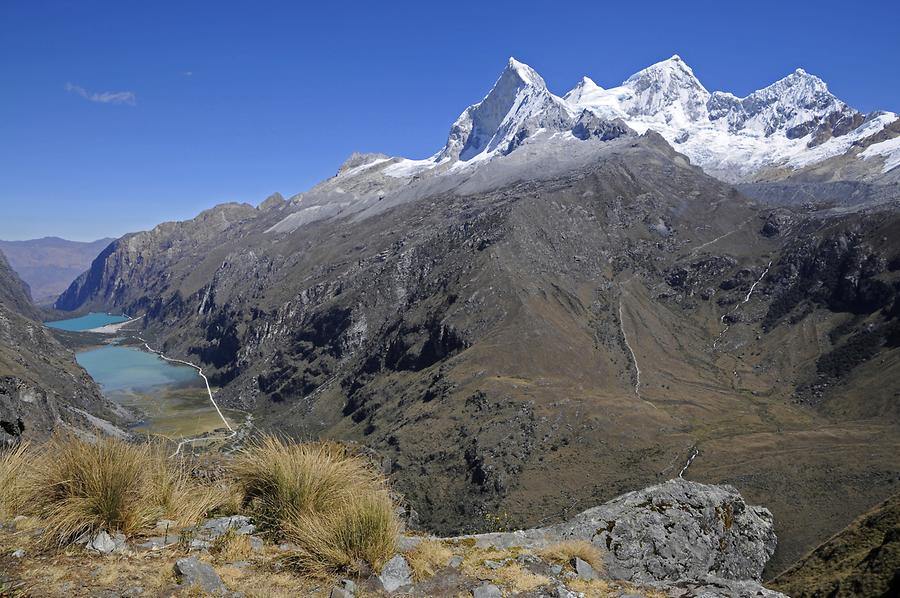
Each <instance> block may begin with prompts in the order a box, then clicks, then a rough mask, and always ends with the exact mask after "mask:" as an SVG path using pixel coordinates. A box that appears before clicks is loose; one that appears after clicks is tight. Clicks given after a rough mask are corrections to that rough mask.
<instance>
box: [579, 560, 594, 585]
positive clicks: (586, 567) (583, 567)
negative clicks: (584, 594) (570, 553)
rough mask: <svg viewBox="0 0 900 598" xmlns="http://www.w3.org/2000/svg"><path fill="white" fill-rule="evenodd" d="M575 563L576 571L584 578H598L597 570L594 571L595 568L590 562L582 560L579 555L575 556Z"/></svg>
mask: <svg viewBox="0 0 900 598" xmlns="http://www.w3.org/2000/svg"><path fill="white" fill-rule="evenodd" d="M574 565H575V573H577V574H578V577H580V578H581V579H584V580H588V581H589V580H591V579H597V572H596V571H594V568H593V567H591V565H590V563H588V562H586V561H583V560H581V559H580V558H578V557H575V561H574Z"/></svg>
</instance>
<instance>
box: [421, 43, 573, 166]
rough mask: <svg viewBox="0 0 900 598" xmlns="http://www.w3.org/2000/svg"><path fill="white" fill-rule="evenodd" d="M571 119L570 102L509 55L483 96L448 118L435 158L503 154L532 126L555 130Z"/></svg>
mask: <svg viewBox="0 0 900 598" xmlns="http://www.w3.org/2000/svg"><path fill="white" fill-rule="evenodd" d="M572 118H573V115H572V110H571V108H570V107H569V105H568V104H567V103H566V102H565V101H564V100H562V99H561V98H559V97H557V96H555V95H553V94H552V93H550V92H549V91H548V90H547V84H546V83H545V82H544V79H543V78H542V77H541V76H540V75H539V74H538V73H537V72H536V71H535V70H534V69H532V68H531V67H530V66H528V65H527V64H524V63H522V62H519V61H518V60H516V59H515V58H510V59H509V62H508V63H507V66H506V69H504V71H503V73H501V75H500V78H499V79H497V82H496V83H494V87H493V88H491V91H490V92H488V94H487V95H486V96H485V97H484V99H483V100H481V101H480V102H479V103H477V104H473V105H472V106H469V107H468V108H466V110H465V111H463V113H462V114H461V115H460V116H459V118H458V119H456V122H455V123H453V126H452V127H451V129H450V135H449V137H448V139H447V144H446V145H445V146H444V149H443V150H441V151H440V152H439V153H438V154H437V156H436V158H437V160H438V161H440V160H445V159H458V160H461V161H468V160H472V159H474V158H476V157H484V156H487V155H491V154H493V153H495V152H499V153H501V154H506V153H509V152H511V151H512V150H513V149H515V148H516V147H517V146H518V145H519V144H520V143H522V141H524V140H525V139H526V138H527V137H529V136H530V135H531V134H532V133H534V132H535V131H537V130H539V129H546V128H550V129H553V130H559V129H560V128H561V127H564V126H565V125H566V123H570V121H571V120H572ZM568 126H571V124H569V125H568Z"/></svg>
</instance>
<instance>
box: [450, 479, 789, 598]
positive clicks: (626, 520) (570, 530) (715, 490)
mask: <svg viewBox="0 0 900 598" xmlns="http://www.w3.org/2000/svg"><path fill="white" fill-rule="evenodd" d="M458 540H468V541H470V542H474V545H475V546H478V547H480V548H496V549H500V550H504V549H511V548H524V549H531V550H540V549H541V548H542V547H545V546H548V545H551V544H555V543H557V542H563V541H567V540H584V541H587V542H590V543H592V544H594V545H595V546H597V547H598V548H599V549H600V550H601V552H602V554H603V558H604V562H605V566H606V575H607V576H608V577H609V578H611V579H617V580H625V581H628V582H633V583H637V584H641V585H647V586H651V587H656V588H659V589H660V590H662V591H666V592H668V591H674V592H676V593H678V592H681V593H678V595H682V594H683V593H684V591H689V592H690V594H691V595H696V596H734V597H743V596H767V597H777V596H782V594H779V593H778V592H773V591H770V590H767V589H765V588H763V587H762V586H761V585H760V584H759V580H760V578H761V576H762V572H763V568H764V567H765V565H766V562H767V561H768V559H769V557H770V556H771V555H772V553H773V552H774V551H775V545H776V541H777V539H776V536H775V531H774V525H773V518H772V514H771V513H770V512H769V511H768V509H765V508H762V507H755V506H750V505H748V504H747V503H746V502H744V499H743V498H742V497H741V495H740V494H739V493H738V491H737V490H736V489H735V488H733V487H731V486H714V485H708V484H700V483H697V482H690V481H687V480H683V479H680V478H679V479H674V480H669V481H668V482H665V483H663V484H659V485H656V486H651V487H649V488H645V489H643V490H637V491H635V492H629V493H628V494H624V495H622V496H619V497H618V498H615V499H613V500H611V501H609V502H607V503H605V504H603V505H600V506H598V507H594V508H592V509H588V510H587V511H584V512H583V513H580V514H579V515H576V516H575V517H574V518H572V519H570V520H568V521H566V522H563V523H559V524H555V525H551V526H548V527H544V528H537V529H530V530H523V531H517V532H510V533H494V534H478V535H472V536H463V537H461V538H459V539H458Z"/></svg>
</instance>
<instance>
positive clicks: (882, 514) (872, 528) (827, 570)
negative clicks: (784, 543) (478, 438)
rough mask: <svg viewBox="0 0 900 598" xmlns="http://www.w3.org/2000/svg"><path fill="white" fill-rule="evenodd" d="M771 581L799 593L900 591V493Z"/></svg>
mask: <svg viewBox="0 0 900 598" xmlns="http://www.w3.org/2000/svg"><path fill="white" fill-rule="evenodd" d="M772 583H773V585H774V586H775V587H777V588H778V589H780V590H781V591H783V592H785V593H787V594H790V595H791V596H794V597H795V598H806V597H814V596H860V597H862V596H867V597H868V596H880V597H884V598H887V597H888V596H896V595H898V594H900V495H894V496H892V497H891V498H889V499H888V500H886V501H885V502H884V503H882V504H880V505H878V506H877V507H876V508H874V509H872V510H871V511H869V512H868V513H866V514H865V515H863V516H861V517H860V518H859V519H857V520H856V521H854V522H853V523H852V524H851V525H850V526H848V527H847V529H845V530H842V531H841V532H840V533H838V534H836V535H835V536H834V537H833V538H831V539H829V540H828V541H827V542H825V543H824V544H822V545H821V546H819V547H818V548H816V550H814V551H813V552H812V553H811V554H809V555H807V556H806V557H805V558H803V559H802V560H801V561H800V562H799V563H798V564H797V565H795V566H793V567H791V568H790V569H789V570H787V571H785V572H784V573H783V574H781V575H779V576H778V577H777V578H776V579H774V580H773V582H772Z"/></svg>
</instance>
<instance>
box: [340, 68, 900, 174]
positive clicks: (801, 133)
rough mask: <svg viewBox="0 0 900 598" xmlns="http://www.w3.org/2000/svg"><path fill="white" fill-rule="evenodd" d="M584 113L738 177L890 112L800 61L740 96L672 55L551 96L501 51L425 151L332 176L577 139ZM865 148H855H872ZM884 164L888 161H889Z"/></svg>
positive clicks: (460, 160)
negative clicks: (855, 103) (500, 60)
mask: <svg viewBox="0 0 900 598" xmlns="http://www.w3.org/2000/svg"><path fill="white" fill-rule="evenodd" d="M585 111H587V112H588V113H589V114H592V115H594V116H596V117H597V118H600V119H605V120H610V121H612V120H615V119H621V120H622V121H623V122H624V123H625V124H626V125H628V127H630V128H631V129H633V130H634V131H636V132H638V133H645V132H646V131H648V130H653V131H656V132H657V133H659V134H660V135H662V136H663V137H664V138H665V139H666V140H667V141H668V142H669V143H671V144H672V145H673V147H675V149H676V150H678V151H679V152H681V153H683V154H685V155H686V156H688V157H689V158H690V159H691V161H692V162H693V163H695V164H697V165H699V166H701V167H702V168H703V169H704V170H706V171H707V172H708V173H709V174H712V175H714V176H718V177H720V178H722V179H725V180H728V181H741V180H748V179H751V178H753V176H754V175H756V174H757V173H760V172H761V171H762V170H765V169H768V168H775V167H788V168H802V167H804V166H807V165H810V164H815V163H818V162H820V161H822V160H825V159H828V158H830V157H832V156H837V155H840V154H843V153H845V152H847V151H848V150H849V149H850V148H851V147H852V145H853V143H855V142H856V141H858V140H860V139H863V138H865V137H867V136H870V135H873V134H875V133H877V132H878V131H880V130H881V129H883V128H884V126H885V125H886V124H888V123H890V122H892V120H894V119H896V118H897V116H896V115H895V114H893V113H889V112H888V113H879V114H873V115H869V116H868V117H866V116H865V115H862V114H860V113H858V112H857V111H855V110H854V109H853V108H851V107H850V106H848V105H847V104H845V103H844V102H842V101H841V100H839V99H838V98H836V97H835V96H834V95H832V94H831V92H830V91H829V90H828V86H827V85H826V84H825V82H824V81H822V79H820V78H819V77H816V76H815V75H812V74H810V73H807V72H806V71H805V70H803V69H797V70H795V71H794V72H792V73H790V74H789V75H787V76H786V77H784V78H782V79H780V80H778V81H776V82H775V83H772V84H771V85H769V86H767V87H763V88H762V89H760V90H758V91H754V92H753V93H750V94H748V95H747V96H746V97H743V98H741V97H737V96H736V95H734V94H731V93H728V92H723V91H714V92H712V93H711V92H710V91H708V90H707V89H706V87H704V85H703V84H702V83H701V82H700V80H699V79H698V78H697V76H696V75H695V74H694V71H693V69H691V67H690V66H689V65H688V64H687V63H686V62H685V61H684V60H683V59H682V58H681V57H680V56H678V55H677V54H676V55H674V56H672V57H671V58H668V59H666V60H663V61H660V62H657V63H656V64H653V65H650V66H649V67H647V68H645V69H642V70H640V71H638V72H637V73H635V74H634V75H632V76H631V77H628V78H627V79H626V80H625V81H624V82H623V83H621V84H620V85H618V86H615V87H611V88H606V89H605V88H604V87H602V86H600V85H598V84H597V83H595V82H594V80H593V79H591V78H590V77H587V76H585V77H583V78H581V80H580V81H579V82H578V84H577V85H576V86H575V87H574V88H573V89H571V90H570V91H569V92H568V93H566V94H565V96H563V97H558V96H556V95H554V94H553V93H551V92H550V91H549V90H548V88H547V84H546V82H545V81H544V79H543V78H542V77H541V76H540V75H539V74H538V73H537V72H536V71H535V70H534V69H532V68H531V67H530V66H528V65H527V64H525V63H523V62H520V61H519V60H516V59H515V58H510V59H509V61H508V62H507V65H506V68H505V69H504V70H503V72H502V73H501V74H500V77H499V78H498V79H497V81H496V82H495V83H494V86H493V87H492V88H491V90H490V91H489V92H488V94H487V95H486V96H485V97H484V98H483V99H482V100H481V101H480V102H478V103H477V104H473V105H471V106H469V107H468V108H466V109H465V110H464V111H463V112H462V114H460V116H459V117H458V118H457V119H456V121H455V122H454V123H453V125H452V127H451V129H450V133H449V135H448V138H447V142H446V144H445V145H444V147H443V148H442V149H440V150H439V151H438V152H437V153H436V154H434V155H433V156H432V157H430V158H427V159H424V160H407V159H404V158H393V159H391V160H390V161H387V160H385V159H384V158H382V157H380V156H378V157H377V158H376V159H373V160H369V159H367V160H366V161H365V162H364V163H362V164H359V165H357V163H356V162H353V163H352V168H347V169H346V170H345V171H343V172H341V173H339V175H338V178H340V179H344V178H345V177H348V176H354V177H358V176H362V177H369V176H380V175H382V174H383V175H386V176H387V177H389V178H392V179H409V178H411V177H422V176H432V175H436V174H441V173H445V172H457V171H459V169H461V168H466V167H467V165H468V166H471V167H473V168H474V167H480V165H481V164H484V163H486V162H488V161H490V160H491V159H492V158H493V157H495V156H502V155H506V154H509V153H510V152H513V151H515V150H516V149H517V148H519V147H520V146H522V145H523V144H525V143H545V142H549V140H551V139H555V138H557V137H560V136H562V138H564V139H568V140H569V141H570V142H571V143H579V142H580V138H579V137H576V136H575V135H573V134H572V130H573V128H574V127H575V126H576V124H577V123H578V122H580V120H579V119H581V118H583V114H584V113H585ZM554 143H556V142H555V141H554ZM878 145H880V144H878ZM872 147H875V146H872ZM891 147H893V146H891ZM867 151H868V153H866V154H865V156H872V155H876V154H877V153H878V152H879V151H880V150H879V149H872V148H869V150H867ZM892 151H893V150H892ZM878 155H882V154H878ZM893 155H894V154H893V153H892V154H890V156H893ZM887 163H888V164H893V162H892V161H891V160H890V159H888V160H887ZM372 173H374V174H372Z"/></svg>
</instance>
